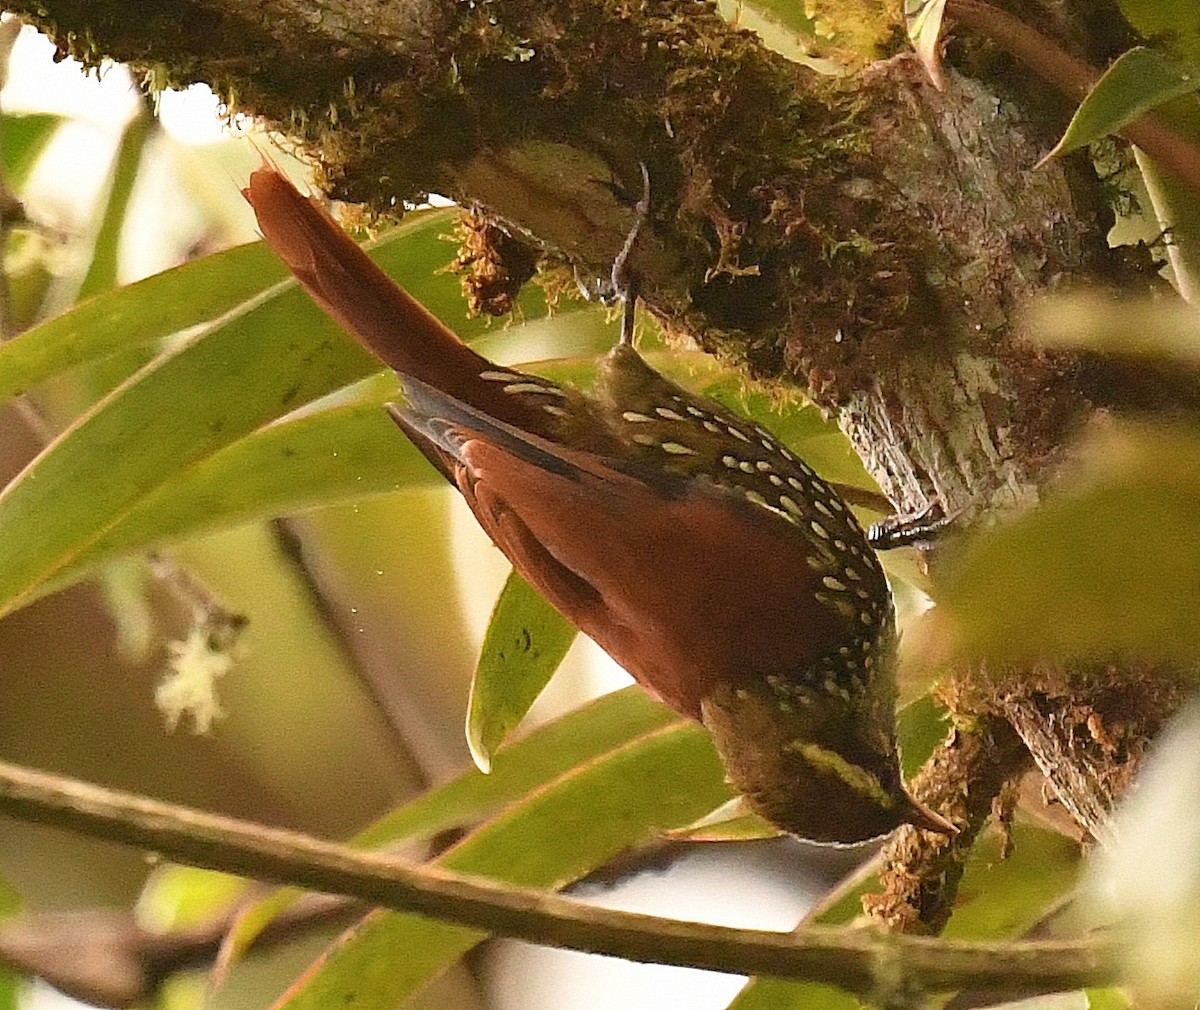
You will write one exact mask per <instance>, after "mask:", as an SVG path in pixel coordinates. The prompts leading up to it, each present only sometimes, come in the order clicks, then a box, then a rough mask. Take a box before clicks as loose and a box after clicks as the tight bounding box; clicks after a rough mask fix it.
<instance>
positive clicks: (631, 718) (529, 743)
mask: <svg viewBox="0 0 1200 1010" xmlns="http://www.w3.org/2000/svg"><path fill="white" fill-rule="evenodd" d="M678 721H679V716H678V715H676V714H675V713H674V712H672V711H671V710H670V709H668V708H666V707H665V706H663V705H660V704H659V703H658V702H656V701H654V700H652V699H651V698H650V697H649V696H648V695H647V694H646V693H645V692H644V691H643V690H641V688H636V687H629V688H625V689H624V690H622V691H617V692H614V693H613V694H609V695H605V696H604V697H603V698H598V699H597V700H596V701H593V702H591V703H590V704H587V705H584V706H583V707H581V708H579V709H576V710H575V711H573V712H568V713H567V714H566V715H564V716H562V717H561V718H559V719H556V720H555V721H554V722H551V723H548V724H547V725H545V726H542V727H539V728H538V729H537V730H535V731H534V732H533V733H531V734H530V735H529V736H527V737H525V738H524V739H523V740H518V741H515V742H513V743H511V744H509V745H507V746H505V747H502V748H501V749H500V751H499V752H498V753H497V754H496V757H495V761H494V765H493V768H492V771H491V773H490V774H488V775H484V774H483V773H482V772H479V771H477V770H475V769H472V770H470V771H468V772H466V773H464V774H463V775H460V776H459V777H458V778H456V779H454V780H452V781H450V782H448V783H446V784H445V785H443V786H440V787H439V788H437V789H434V790H432V791H431V792H428V793H426V794H425V795H423V796H419V797H417V798H416V799H415V800H413V801H411V802H410V803H406V804H405V805H404V806H402V807H400V808H399V809H397V810H394V811H392V812H391V813H390V814H387V815H385V816H384V817H383V818H381V819H380V820H378V821H376V822H375V824H373V825H371V826H370V827H369V828H367V829H366V830H365V831H363V832H361V833H360V834H358V835H356V836H355V837H354V838H353V839H351V841H350V844H351V845H354V846H358V847H361V848H366V849H375V848H382V847H383V846H385V845H394V844H396V843H397V842H401V841H404V840H406V839H410V838H431V837H433V836H434V835H437V834H440V833H442V832H444V831H451V830H455V829H460V828H465V827H468V826H470V825H472V824H477V823H478V822H479V821H481V820H483V819H485V818H487V817H491V816H493V815H495V814H496V813H498V812H499V811H501V810H503V809H505V808H507V807H508V806H510V805H511V804H513V803H515V802H517V801H518V800H520V799H521V798H522V797H524V796H526V795H528V794H529V793H531V792H533V791H534V790H535V789H537V788H539V787H540V786H543V785H544V784H545V783H547V782H550V781H553V780H554V779H557V778H559V777H560V776H564V775H567V774H568V773H569V772H570V771H571V769H573V768H576V767H580V766H583V765H587V764H589V763H591V762H594V761H596V760H597V759H598V758H600V757H601V756H602V755H604V754H607V753H609V752H610V751H613V750H616V749H618V748H621V747H623V746H625V745H626V744H628V743H629V741H631V740H634V739H637V738H639V737H642V736H645V735H646V734H649V733H653V732H655V731H656V730H659V729H661V728H663V727H664V726H668V725H670V724H672V723H675V722H678ZM298 893H299V892H297V891H296V890H294V889H292V888H280V889H279V890H278V891H275V892H273V893H272V894H271V895H268V896H267V897H266V898H265V899H263V900H262V901H260V902H257V903H255V904H254V905H252V906H251V907H250V908H248V909H247V910H246V911H245V912H244V913H243V914H242V915H241V916H239V918H238V922H237V924H236V925H235V926H234V928H233V929H232V930H231V931H230V937H229V944H228V953H229V954H230V955H232V956H237V955H239V954H240V953H241V952H242V951H244V950H245V949H246V948H247V947H248V946H249V945H250V943H251V942H253V940H254V938H255V937H256V936H258V934H259V933H260V932H261V931H262V929H263V927H265V926H266V925H267V924H268V923H269V922H270V921H271V920H272V919H273V918H274V917H275V916H276V915H278V914H279V913H280V912H281V911H283V910H284V909H285V908H287V907H288V906H289V905H290V904H291V903H292V902H293V901H294V900H295V898H296V895H297V894H298Z"/></svg>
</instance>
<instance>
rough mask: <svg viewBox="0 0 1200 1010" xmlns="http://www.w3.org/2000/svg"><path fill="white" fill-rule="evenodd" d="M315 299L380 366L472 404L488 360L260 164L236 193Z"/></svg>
mask: <svg viewBox="0 0 1200 1010" xmlns="http://www.w3.org/2000/svg"><path fill="white" fill-rule="evenodd" d="M242 192H243V193H244V194H245V197H246V199H247V200H248V201H249V202H250V205H251V206H252V207H253V208H254V213H255V215H256V216H257V218H258V226H259V229H260V230H261V231H262V234H263V237H264V238H265V239H266V240H267V244H268V245H270V246H271V248H272V249H274V250H275V252H276V254H277V255H278V256H279V258H280V259H282V260H283V262H284V263H285V264H286V265H287V267H288V269H289V270H291V272H292V273H293V274H295V276H296V278H297V279H298V280H299V281H300V283H301V284H302V285H303V286H304V287H305V289H307V291H308V293H309V294H310V295H311V296H312V297H313V300H314V301H316V303H317V304H318V305H320V306H321V308H323V309H324V310H325V311H326V312H327V313H329V315H330V316H332V317H333V318H334V319H335V320H336V321H337V322H338V323H339V324H341V326H342V327H344V328H345V329H346V330H348V331H349V332H350V333H351V334H353V335H354V336H355V337H356V338H357V339H358V340H359V341H360V342H361V343H362V344H364V345H365V346H366V348H367V349H368V350H369V351H370V352H371V353H372V354H374V355H375V356H376V357H377V358H379V359H380V360H381V361H382V362H383V363H384V364H385V365H387V366H388V367H390V368H393V369H395V370H396V371H397V372H402V373H404V374H406V375H411V376H414V377H416V378H417V379H419V380H421V381H423V382H427V383H429V384H430V385H434V386H436V387H438V388H439V389H442V390H444V391H445V392H447V393H449V394H450V395H452V396H455V397H457V398H459V399H462V400H465V401H467V402H471V401H473V400H474V399H475V397H474V396H473V395H472V392H473V391H474V390H476V389H477V388H478V386H479V383H480V379H479V373H480V372H481V371H484V370H486V369H487V368H488V367H489V364H488V362H487V360H486V359H485V358H482V357H480V356H479V355H478V354H476V353H475V352H474V351H472V350H470V348H468V347H466V346H465V345H464V344H463V343H462V342H461V341H459V339H458V337H457V336H455V334H454V332H453V331H451V330H450V329H448V328H447V327H445V326H443V325H442V323H441V322H439V321H438V320H437V319H436V318H435V317H434V316H433V315H432V314H431V313H430V312H429V311H428V310H427V309H426V308H425V307H424V306H423V305H421V304H420V303H419V302H418V301H416V299H414V298H413V297H412V296H411V295H409V294H408V293H407V292H406V291H404V290H402V289H401V288H399V287H398V286H397V285H396V284H395V283H393V282H392V280H391V279H390V278H389V277H388V276H387V274H385V273H384V272H383V271H382V270H380V269H379V267H377V266H376V265H375V264H374V263H373V262H372V261H371V259H370V257H368V256H367V254H366V253H364V252H363V251H362V249H360V248H359V247H358V245H357V243H355V242H354V240H353V239H351V238H350V236H348V235H347V234H346V233H345V232H344V231H342V229H341V228H340V227H339V226H338V225H337V223H336V222H335V221H334V220H333V219H332V218H331V217H330V216H329V214H328V213H326V211H325V209H324V208H323V207H322V206H321V205H320V204H319V203H318V202H317V201H316V200H315V199H313V198H311V197H304V196H302V195H301V194H300V193H299V192H298V191H297V190H296V188H295V186H293V185H292V184H291V182H289V181H288V180H287V178H285V177H284V176H283V175H282V174H281V173H280V172H279V171H278V170H277V169H276V168H275V167H274V166H272V165H270V164H269V163H265V164H264V165H263V167H262V168H259V169H258V170H257V171H255V172H254V173H253V174H252V175H251V176H250V184H249V185H248V186H247V187H246V188H245V189H244V190H243V191H242Z"/></svg>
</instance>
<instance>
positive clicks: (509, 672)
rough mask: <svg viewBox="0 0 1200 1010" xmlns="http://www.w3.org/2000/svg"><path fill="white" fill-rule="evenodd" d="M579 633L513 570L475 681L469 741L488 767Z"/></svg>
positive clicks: (480, 761) (483, 766)
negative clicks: (498, 748)
mask: <svg viewBox="0 0 1200 1010" xmlns="http://www.w3.org/2000/svg"><path fill="white" fill-rule="evenodd" d="M577 634H578V632H577V631H576V629H575V627H574V625H572V624H571V622H570V621H568V620H567V619H566V618H565V617H563V616H562V614H560V613H559V612H558V611H557V610H555V609H554V608H553V607H552V606H550V604H549V603H547V602H546V601H545V600H544V599H543V598H542V596H541V594H540V593H538V592H537V590H535V589H532V588H530V586H529V583H527V582H526V581H525V580H524V579H523V578H521V576H520V575H518V574H517V573H516V572H513V573H512V574H510V575H509V577H508V581H507V582H505V584H504V589H502V590H501V592H500V596H499V598H498V599H497V600H496V607H495V609H494V610H493V611H492V618H491V621H490V622H489V624H488V629H487V634H486V635H485V636H484V639H483V649H482V651H481V653H480V656H479V665H478V666H477V667H476V669H475V677H474V679H473V680H472V681H471V696H470V700H469V702H468V704H467V744H468V745H469V746H470V748H471V756H472V757H473V758H474V759H475V764H476V765H478V767H479V770H480V771H482V772H488V771H491V767H492V755H493V754H494V753H495V751H496V748H497V747H499V746H500V744H502V743H503V742H504V741H505V739H507V737H508V735H509V733H511V732H512V731H513V730H514V729H516V728H517V726H518V724H519V723H520V722H521V720H522V719H523V718H525V713H526V712H528V711H529V707H530V706H531V705H532V704H533V703H534V701H535V700H536V699H537V696H538V695H539V694H541V693H542V688H544V687H545V686H546V684H547V683H548V682H549V680H550V678H551V677H552V676H553V675H554V671H555V670H557V669H558V667H559V664H560V663H562V661H563V657H564V656H565V655H566V654H567V650H568V649H569V648H570V647H571V643H572V642H574V641H575V636H576V635H577Z"/></svg>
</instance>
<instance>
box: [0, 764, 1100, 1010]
mask: <svg viewBox="0 0 1200 1010" xmlns="http://www.w3.org/2000/svg"><path fill="white" fill-rule="evenodd" d="M0 811H3V812H5V813H8V814H11V815H13V816H15V817H19V818H21V819H23V820H28V821H33V822H36V823H39V824H49V825H53V826H56V827H59V828H64V829H66V830H69V831H74V832H78V833H81V834H86V835H89V836H91V837H95V838H103V839H107V840H109V841H116V842H120V843H123V844H126V845H135V846H138V847H141V848H147V849H152V850H154V851H156V852H158V853H161V854H162V855H164V856H167V857H169V858H171V859H175V860H178V861H180V862H183V863H187V864H189V865H193V866H201V867H207V868H209V869H214V870H223V871H225V872H229V873H236V874H241V875H244V876H249V877H254V878H258V879H261V880H268V881H272V882H275V883H280V884H291V885H294V886H298V887H303V888H307V889H310V890H317V891H322V892H327V893H332V894H342V895H346V896H348V897H354V898H360V899H362V900H364V901H368V902H371V903H372V904H375V905H383V906H386V907H388V908H393V909H396V910H398V911H405V912H415V913H418V914H421V915H426V916H429V917H432V918H436V919H440V920H444V921H446V922H453V923H457V924H459V925H463V926H468V927H471V928H474V929H478V930H481V931H487V932H490V933H498V934H500V935H503V936H510V937H516V938H519V939H523V940H527V941H530V942H533V943H540V944H545V945H547V946H553V947H566V948H569V949H572V950H580V951H587V952H590V953H596V954H606V955H609V956H612V957H620V958H625V959H627V960H632V961H647V962H654V963H659V964H674V965H684V966H688V967H694V968H707V969H710V970H714V971H724V972H731V973H736V974H762V975H770V976H774V977H778V978H794V979H805V980H811V981H817V982H824V983H828V984H832V985H837V986H840V987H842V988H844V989H847V990H849V991H852V992H855V993H858V994H862V995H871V994H877V993H879V992H880V991H881V990H882V991H891V990H892V989H894V988H895V986H897V985H898V984H899V983H900V982H902V983H903V984H904V985H905V986H906V987H911V986H916V987H920V988H922V989H925V990H929V991H945V990H950V989H956V988H960V987H962V986H964V985H967V984H970V985H971V986H972V987H973V988H977V989H979V988H986V989H989V990H991V991H993V992H996V993H1005V992H1016V991H1022V992H1052V991H1060V990H1065V989H1075V988H1079V987H1081V986H1096V985H1104V984H1107V983H1109V982H1111V981H1112V980H1113V978H1114V963H1115V959H1114V956H1113V949H1112V947H1111V945H1110V943H1109V942H1108V941H1107V940H1106V939H1085V940H1066V941H1055V942H1036V943H1012V944H1009V943H962V942H952V941H943V940H934V939H929V938H924V937H910V936H892V935H887V934H882V933H876V932H873V931H869V930H859V929H850V930H846V929H830V928H822V927H818V926H806V927H804V928H802V929H800V930H798V931H797V932H794V933H773V932H766V931H762V930H752V929H734V928H731V927H727V926H711V925H704V924H700V923H693V922H681V921H679V920H675V919H667V918H662V917H658V916H653V915H641V914H637V913H632V912H620V911H614V910H611V909H604V908H595V907H592V906H588V905H584V904H582V903H580V902H578V901H574V900H571V899H569V898H563V897H560V896H558V895H554V894H549V893H544V892H540V891H535V890H529V889H522V888H513V887H506V886H503V885H500V884H497V883H493V882H491V881H488V880H484V879H479V878H471V877H465V876H461V875H456V874H452V873H447V872H445V871H444V870H440V869H436V868H433V867H422V868H420V869H414V868H412V867H411V866H405V865H403V864H400V863H398V862H397V861H396V860H394V859H391V858H389V857H387V856H384V855H379V854H376V853H369V852H359V851H355V850H352V849H349V848H347V847H345V846H342V845H337V844H333V843H330V842H324V841H320V840H318V839H315V838H311V837H309V836H306V835H302V834H298V833H296V832H292V831H284V830H280V829H276V828H270V827H266V826H264V825H260V824H253V823H248V822H245V821H239V820H235V819H233V818H229V817H221V816H217V815H213V814H207V813H203V812H201V811H197V810H193V809H189V808H187V807H180V806H175V805H172V804H168V803H161V802H159V801H156V800H151V799H148V798H145V797H142V796H136V795H132V794H129V793H122V792H117V791H115V790H111V789H105V788H103V787H100V786H96V785H92V784H90V783H86V782H80V781H78V780H74V779H68V778H62V777H59V776H55V775H50V774H46V773H44V772H38V771H33V770H30V769H26V768H21V767H19V766H16V765H11V764H6V763H0Z"/></svg>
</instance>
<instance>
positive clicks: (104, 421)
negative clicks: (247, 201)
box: [0, 287, 375, 613]
mask: <svg viewBox="0 0 1200 1010" xmlns="http://www.w3.org/2000/svg"><path fill="white" fill-rule="evenodd" d="M306 301H307V298H306V296H305V295H304V294H303V293H302V292H301V291H300V290H299V289H298V288H295V287H289V288H288V289H287V290H285V291H283V292H281V293H279V295H278V297H272V298H270V299H267V300H259V301H256V302H251V303H250V304H249V306H248V307H243V308H242V309H240V310H239V311H238V312H236V313H235V314H234V315H233V316H232V318H230V319H229V320H228V321H226V322H224V323H223V324H222V325H219V326H217V327H215V328H211V329H209V330H207V331H206V332H204V333H202V334H201V335H199V336H198V337H196V338H194V339H192V340H191V341H189V342H187V343H184V344H182V345H181V346H179V347H177V348H176V349H175V350H174V351H172V352H169V353H167V354H164V355H162V356H161V357H159V358H158V359H156V360H155V361H154V362H152V363H151V364H149V365H147V366H146V368H144V369H143V370H142V371H141V372H139V373H138V374H137V375H136V376H135V377H134V378H133V379H131V380H130V381H129V382H127V383H125V384H124V385H122V386H120V387H119V388H118V389H116V390H115V391H114V392H113V393H112V394H111V395H109V396H108V397H106V398H105V399H103V400H101V401H100V402H99V403H98V404H96V406H95V407H94V408H93V409H92V410H90V411H88V412H87V413H86V414H85V415H84V416H83V417H82V418H81V419H80V420H79V421H78V422H77V423H76V424H74V425H73V426H72V427H70V428H69V429H68V430H67V431H66V432H64V433H63V434H62V435H61V436H60V437H59V438H57V439H55V441H54V442H52V443H51V445H50V446H49V447H47V449H46V450H45V451H44V452H43V453H42V454H41V455H40V456H38V458H37V459H35V460H34V461H33V462H32V463H31V464H30V465H29V466H28V467H27V468H26V469H25V470H24V471H22V473H21V474H20V475H19V476H18V477H16V478H15V479H14V480H13V481H12V483H10V484H9V485H8V487H6V488H5V489H4V491H3V492H2V493H0V530H2V531H3V535H2V536H0V613H6V612H8V611H10V610H12V609H14V608H15V607H19V606H21V605H23V604H24V603H27V602H29V601H30V600H31V599H32V598H33V597H34V596H36V595H37V593H38V591H39V588H40V587H41V586H42V585H43V584H44V583H45V582H46V581H47V580H49V579H51V578H53V577H55V576H57V575H59V574H60V573H62V572H63V571H64V570H66V569H67V568H68V566H70V565H71V564H72V563H73V562H74V560H75V559H76V558H77V557H79V556H80V555H82V554H83V553H84V552H85V551H86V550H88V549H89V548H90V547H91V546H92V545H93V544H94V543H95V542H96V541H97V540H99V539H100V537H102V536H103V535H104V533H105V532H107V531H108V530H109V529H111V528H112V527H113V526H115V525H116V524H117V523H118V522H120V521H122V520H124V519H125V517H126V516H127V515H129V513H130V512H131V511H133V509H134V508H136V507H137V506H138V505H139V504H140V503H141V502H142V501H144V500H145V498H146V497H147V496H148V495H149V494H150V493H151V492H152V491H153V490H154V489H155V488H157V487H158V486H160V485H161V484H162V483H163V482H164V481H165V480H168V479H170V478H171V477H172V476H174V475H176V474H179V473H182V472H183V471H185V470H187V469H188V468H189V467H192V466H195V465H197V464H199V463H200V462H202V461H203V460H204V459H206V458H207V457H209V456H211V455H212V454H213V453H215V452H217V451H218V450H220V449H223V448H224V447H225V446H227V445H229V444H231V443H232V442H234V441H236V440H237V439H238V438H240V437H242V436H244V435H246V434H249V433H250V432H252V431H254V430H255V429H256V428H258V427H261V426H262V425H264V424H266V423H268V422H269V421H272V420H274V419H275V418H277V417H280V416H282V415H284V414H287V413H288V412H289V411H291V410H294V409H296V408H297V407H299V406H301V405H302V404H305V403H307V402H309V401H311V400H313V399H315V398H316V397H319V396H322V395H323V394H325V393H328V392H330V391H331V390H333V389H336V388H338V387H339V386H341V385H344V384H345V383H347V382H351V381H353V380H355V379H358V378H361V377H363V376H364V375H367V374H370V372H372V371H373V370H375V361H374V359H372V358H370V357H369V356H368V355H367V354H366V352H365V351H363V350H361V349H360V348H358V347H357V346H356V345H353V344H351V343H350V342H349V340H348V338H346V337H344V336H343V335H342V334H341V333H340V332H338V331H337V329H336V328H335V327H334V326H333V324H332V323H324V322H323V323H322V324H321V325H314V326H312V327H307V328H303V329H301V328H298V327H296V325H295V317H296V313H297V312H299V311H301V310H302V308H303V306H304V304H305V302H306Z"/></svg>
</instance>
